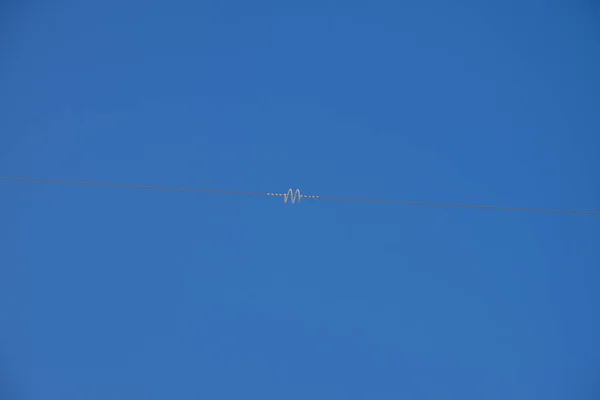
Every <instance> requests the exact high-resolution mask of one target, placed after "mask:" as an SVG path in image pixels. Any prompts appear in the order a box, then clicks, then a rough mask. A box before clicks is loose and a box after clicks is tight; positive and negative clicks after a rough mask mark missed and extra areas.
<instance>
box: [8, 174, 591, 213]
mask: <svg viewBox="0 0 600 400" xmlns="http://www.w3.org/2000/svg"><path fill="white" fill-rule="evenodd" d="M0 180H2V181H23V182H36V183H57V184H66V185H88V186H101V187H121V188H130V189H152V190H163V191H179V192H196V193H220V194H230V195H244V196H267V197H268V196H285V195H284V194H276V193H261V192H239V191H233V190H218V189H195V188H184V187H169V186H155V185H127V184H121V183H100V182H85V181H65V180H58V179H36V178H15V177H0ZM302 198H312V199H318V200H329V201H356V202H362V203H387V204H398V205H418V206H426V207H447V208H448V207H451V208H471V209H488V210H502V211H525V212H537V213H561V214H586V215H600V211H574V210H550V209H541V208H525V207H503V206H485V205H473V204H448V203H429V202H424V201H400V200H376V199H366V198H357V197H324V196H304V195H302Z"/></svg>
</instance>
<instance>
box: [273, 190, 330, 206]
mask: <svg viewBox="0 0 600 400" xmlns="http://www.w3.org/2000/svg"><path fill="white" fill-rule="evenodd" d="M267 196H279V197H283V202H284V203H287V202H288V200H290V201H291V203H292V204H294V203H295V202H296V201H298V203H300V200H302V199H318V198H319V196H307V195H305V194H301V193H300V189H296V191H294V190H293V189H289V190H288V191H287V193H267Z"/></svg>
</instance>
